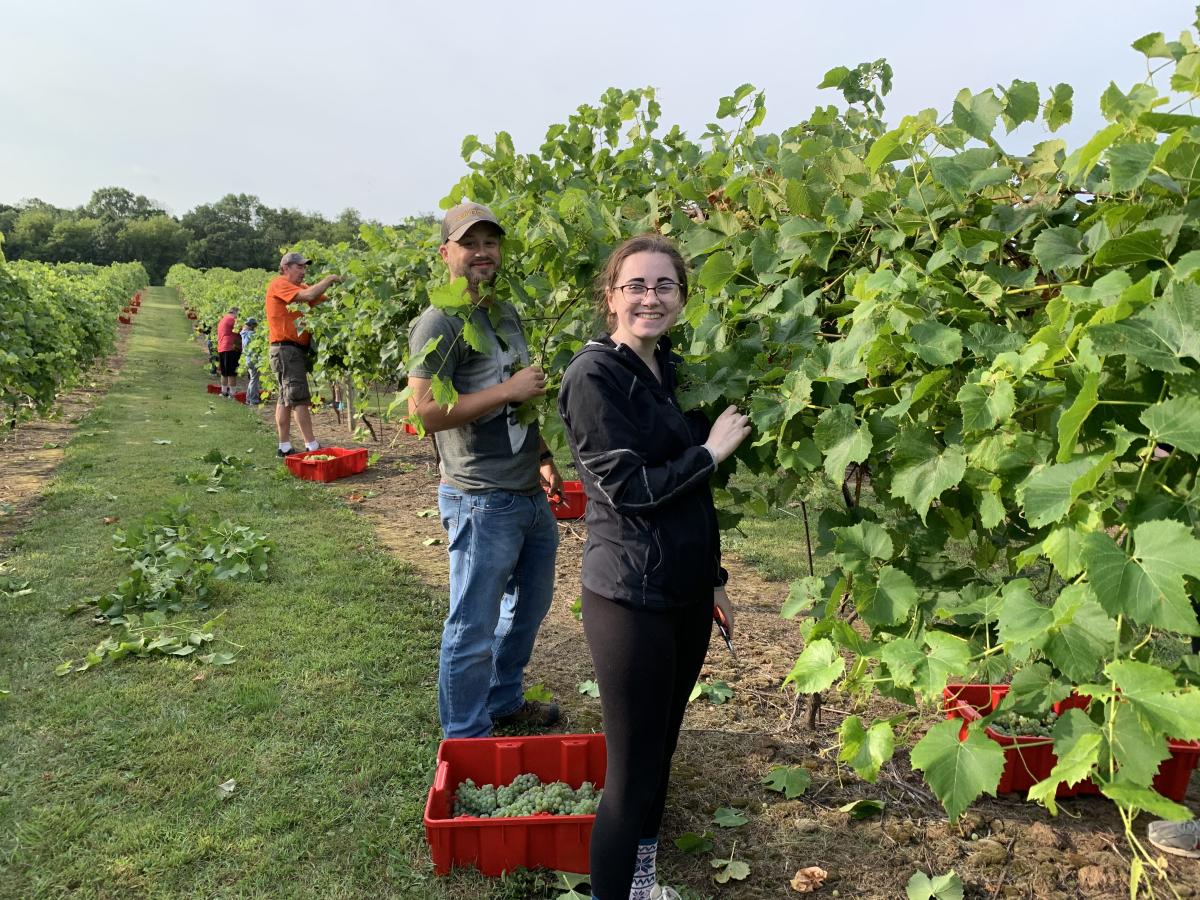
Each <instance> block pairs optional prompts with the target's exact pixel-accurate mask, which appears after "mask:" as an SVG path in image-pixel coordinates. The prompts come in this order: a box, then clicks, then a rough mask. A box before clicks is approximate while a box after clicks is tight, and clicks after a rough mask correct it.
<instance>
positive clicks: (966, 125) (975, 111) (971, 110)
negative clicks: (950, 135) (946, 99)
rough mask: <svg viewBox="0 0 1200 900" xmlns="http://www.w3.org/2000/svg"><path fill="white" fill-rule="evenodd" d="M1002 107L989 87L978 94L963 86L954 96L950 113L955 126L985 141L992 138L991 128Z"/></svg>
mask: <svg viewBox="0 0 1200 900" xmlns="http://www.w3.org/2000/svg"><path fill="white" fill-rule="evenodd" d="M1003 109H1004V106H1003V104H1001V102H1000V101H999V100H998V99H997V98H996V94H995V93H994V92H993V91H992V90H991V89H990V88H989V89H988V90H985V91H980V92H979V93H978V94H972V93H971V92H970V91H969V90H968V89H967V88H963V89H962V90H961V91H959V92H958V96H957V97H955V98H954V107H953V110H952V112H951V115H952V117H953V120H954V124H955V126H956V127H958V128H961V129H962V130H963V131H965V132H966V133H967V134H969V135H971V137H973V138H976V139H977V140H980V141H983V142H984V143H987V142H988V141H990V140H991V138H992V129H993V128H995V127H996V117H997V116H998V115H1000V113H1001V112H1002V111H1003Z"/></svg>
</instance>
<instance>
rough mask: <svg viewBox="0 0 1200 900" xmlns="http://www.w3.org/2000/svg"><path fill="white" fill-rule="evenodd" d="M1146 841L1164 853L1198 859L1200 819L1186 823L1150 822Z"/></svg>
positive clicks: (1199, 857)
mask: <svg viewBox="0 0 1200 900" xmlns="http://www.w3.org/2000/svg"><path fill="white" fill-rule="evenodd" d="M1146 840H1148V841H1149V842H1150V843H1151V844H1153V845H1154V846H1155V847H1157V848H1158V849H1159V850H1162V851H1163V852H1164V853H1174V854H1175V855H1176V856H1188V857H1191V858H1192V859H1200V819H1189V820H1188V821H1186V822H1162V821H1159V822H1151V823H1150V824H1149V826H1147V828H1146Z"/></svg>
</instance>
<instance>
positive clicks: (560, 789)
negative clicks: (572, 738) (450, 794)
mask: <svg viewBox="0 0 1200 900" xmlns="http://www.w3.org/2000/svg"><path fill="white" fill-rule="evenodd" d="M602 793H603V791H602V790H601V789H598V788H597V787H596V786H595V785H593V784H592V783H591V782H590V781H585V782H584V783H583V784H581V785H580V786H579V789H578V790H576V789H574V788H572V787H571V786H570V785H569V784H567V783H566V782H565V781H552V782H549V783H548V784H543V783H542V781H541V779H540V778H538V777H537V776H536V775H534V774H532V773H528V772H527V773H525V774H524V775H518V776H517V777H516V778H514V779H513V780H512V782H511V783H510V784H506V785H502V786H500V787H497V786H496V785H494V784H484V785H476V784H475V782H474V781H473V780H472V779H470V778H467V779H465V780H464V781H463V782H462V783H461V784H460V785H459V786H458V791H457V793H456V794H455V795H454V817H455V818H458V817H460V816H474V817H476V818H480V819H505V818H513V817H514V816H536V815H539V814H549V815H552V816H590V815H593V814H595V812H596V807H597V805H598V804H599V803H600V795H601V794H602Z"/></svg>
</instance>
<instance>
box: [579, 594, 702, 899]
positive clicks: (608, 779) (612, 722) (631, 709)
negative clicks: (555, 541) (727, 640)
mask: <svg viewBox="0 0 1200 900" xmlns="http://www.w3.org/2000/svg"><path fill="white" fill-rule="evenodd" d="M712 621H713V620H712V600H711V598H710V599H708V600H706V601H705V602H701V603H696V604H693V605H691V606H687V607H684V608H682V609H673V610H647V609H636V608H632V607H628V606H622V605H621V604H619V603H615V602H613V601H612V600H608V599H605V598H604V597H601V596H599V595H598V594H594V593H592V592H591V591H589V590H588V589H587V588H584V589H583V630H584V633H585V634H586V635H587V642H588V647H589V648H591V651H592V663H593V664H594V665H595V668H596V681H597V683H598V684H599V685H600V708H601V710H602V711H603V714H604V737H605V741H606V742H607V744H608V768H607V772H606V774H605V776H604V796H603V798H602V799H601V801H600V808H599V810H598V811H597V813H596V824H595V826H594V827H593V828H592V844H591V869H592V880H591V884H592V894H593V895H594V896H596V897H599V898H600V900H626V898H627V897H628V896H629V888H630V883H631V882H632V881H633V865H634V861H635V860H636V859H637V848H638V841H639V840H641V839H643V838H646V839H649V838H654V837H657V836H658V828H659V824H660V823H661V822H662V816H663V807H664V806H665V804H666V800H667V781H668V779H669V778H670V774H671V755H672V754H673V753H674V752H675V744H676V741H677V740H678V739H679V726H680V724H681V723H682V722H683V711H684V709H685V707H686V706H687V699H688V695H689V694H690V693H691V692H692V688H693V687H694V686H695V684H696V678H697V677H698V676H699V675H700V667H701V666H702V665H703V664H704V654H705V652H706V651H707V649H708V639H709V636H710V634H711V633H712Z"/></svg>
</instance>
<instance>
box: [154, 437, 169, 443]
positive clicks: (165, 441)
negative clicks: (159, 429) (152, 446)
mask: <svg viewBox="0 0 1200 900" xmlns="http://www.w3.org/2000/svg"><path fill="white" fill-rule="evenodd" d="M154 443H156V444H170V443H172V442H171V441H167V440H163V439H162V438H155V439H154Z"/></svg>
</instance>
